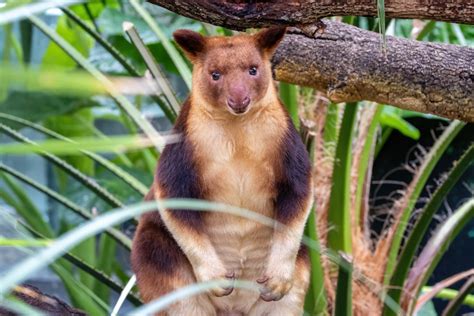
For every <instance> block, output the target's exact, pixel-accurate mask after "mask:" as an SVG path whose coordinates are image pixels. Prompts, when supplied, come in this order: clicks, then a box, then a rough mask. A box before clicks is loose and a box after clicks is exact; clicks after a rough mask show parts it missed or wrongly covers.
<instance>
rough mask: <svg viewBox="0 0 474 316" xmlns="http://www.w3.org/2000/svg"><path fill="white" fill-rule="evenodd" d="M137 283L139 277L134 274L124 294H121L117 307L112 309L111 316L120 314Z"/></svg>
mask: <svg viewBox="0 0 474 316" xmlns="http://www.w3.org/2000/svg"><path fill="white" fill-rule="evenodd" d="M136 281H137V277H136V276H135V274H134V275H132V277H131V278H130V280H128V282H127V284H126V285H125V287H124V288H123V290H122V292H121V293H120V296H119V298H118V300H117V303H115V306H114V308H113V309H112V313H110V316H117V314H118V312H119V311H120V309H121V308H122V305H123V303H124V302H125V299H126V298H127V296H128V295H129V294H130V293H131V291H132V288H133V286H134V285H135V283H136Z"/></svg>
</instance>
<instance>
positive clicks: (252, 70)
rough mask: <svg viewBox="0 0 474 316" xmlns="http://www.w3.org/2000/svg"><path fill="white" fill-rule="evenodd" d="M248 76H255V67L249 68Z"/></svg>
mask: <svg viewBox="0 0 474 316" xmlns="http://www.w3.org/2000/svg"><path fill="white" fill-rule="evenodd" d="M249 74H250V75H251V76H256V75H257V67H255V66H252V67H250V69H249Z"/></svg>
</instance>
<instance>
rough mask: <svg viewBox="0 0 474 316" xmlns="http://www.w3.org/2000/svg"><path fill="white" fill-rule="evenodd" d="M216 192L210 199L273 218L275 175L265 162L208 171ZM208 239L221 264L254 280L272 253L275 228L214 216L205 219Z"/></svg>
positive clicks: (227, 215) (222, 166) (245, 220)
mask: <svg viewBox="0 0 474 316" xmlns="http://www.w3.org/2000/svg"><path fill="white" fill-rule="evenodd" d="M207 175H208V177H209V178H210V179H211V178H212V183H214V184H215V185H214V189H213V190H212V191H211V192H210V196H209V199H210V200H211V201H217V202H221V203H226V204H229V205H233V206H237V207H241V208H244V209H248V210H250V211H253V212H256V213H258V214H261V215H265V216H267V217H271V218H273V216H274V202H273V201H274V186H273V183H274V179H273V178H274V174H273V171H272V168H271V167H270V166H269V164H268V163H266V162H265V161H260V162H256V161H252V162H248V161H241V160H236V161H231V162H229V163H227V164H217V165H216V166H214V168H209V169H208V172H207ZM206 222H207V223H206V224H207V225H206V227H207V232H208V234H209V237H210V239H211V241H212V243H213V244H214V247H215V249H216V252H217V253H218V255H219V257H220V258H221V260H222V261H223V262H224V263H225V265H226V266H227V267H229V268H232V269H234V271H235V273H236V275H238V276H239V278H241V279H255V277H258V276H259V274H260V273H261V272H262V269H263V267H264V266H265V262H266V258H267V256H268V253H269V251H270V245H271V238H272V232H273V228H272V227H268V226H266V225H264V224H261V223H258V222H255V221H253V220H250V219H246V218H243V217H239V216H235V215H231V214H225V213H212V214H209V216H208V217H207V219H206Z"/></svg>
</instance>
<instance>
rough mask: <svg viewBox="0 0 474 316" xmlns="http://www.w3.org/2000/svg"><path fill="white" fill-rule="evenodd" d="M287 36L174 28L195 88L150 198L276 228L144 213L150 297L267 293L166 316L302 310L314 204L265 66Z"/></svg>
mask: <svg viewBox="0 0 474 316" xmlns="http://www.w3.org/2000/svg"><path fill="white" fill-rule="evenodd" d="M284 34H285V29H284V28H280V27H275V28H269V29H264V30H262V31H260V32H258V33H256V34H254V35H246V34H243V35H236V36H232V37H217V36H216V37H204V36H202V35H200V34H199V33H196V32H193V31H189V30H178V31H176V32H175V33H174V38H175V41H176V43H177V44H178V45H179V46H180V47H181V48H182V50H183V52H184V54H185V55H186V56H187V57H188V59H189V60H190V61H191V62H192V64H193V77H192V83H193V87H192V91H191V93H190V95H189V97H188V99H187V100H186V101H185V102H184V104H183V106H182V108H181V112H180V113H179V116H178V119H177V121H176V123H175V126H174V129H173V131H174V132H175V133H179V134H180V135H181V138H180V141H179V142H177V143H172V144H168V145H167V146H166V147H165V149H164V150H163V152H162V154H161V157H160V161H159V163H158V168H157V172H156V175H155V179H154V182H153V185H152V187H151V190H150V193H149V194H148V196H147V199H148V200H153V199H158V198H160V199H161V198H194V199H204V200H209V201H214V202H219V203H225V204H228V205H233V206H237V207H241V208H245V209H249V210H251V211H253V212H257V213H259V214H262V215H265V216H268V217H271V218H273V219H275V220H277V221H279V222H281V223H283V224H285V226H284V228H282V229H278V230H276V229H274V228H273V227H268V226H265V225H262V224H260V223H258V222H255V221H252V220H248V219H245V218H243V217H239V216H235V215H231V214H226V213H225V212H194V211H190V210H166V209H165V210H160V212H158V211H155V212H151V213H147V214H145V215H143V216H142V217H141V219H140V221H139V225H138V229H137V232H136V235H135V237H134V242H133V249H132V267H133V270H134V272H135V273H136V275H137V283H138V288H139V291H140V295H141V297H142V299H143V300H144V301H145V302H148V301H151V300H154V299H157V298H159V297H160V296H162V295H164V294H166V293H169V292H172V291H174V290H177V289H179V288H181V287H185V286H187V285H190V284H192V283H195V282H203V281H210V280H219V279H230V280H232V279H239V280H247V281H250V282H255V285H256V286H257V285H258V286H259V288H260V292H258V291H249V290H246V289H239V288H235V289H234V288H232V287H230V288H216V289H213V290H212V291H210V292H209V293H204V294H200V295H196V296H193V297H191V298H187V299H186V300H183V301H180V302H177V303H175V304H173V305H171V306H170V307H168V308H167V310H166V311H164V312H161V313H160V315H285V316H286V315H301V314H302V311H303V302H304V297H305V293H306V290H307V287H308V282H309V263H308V258H307V255H306V250H305V248H304V247H301V238H302V235H303V229H304V225H305V222H306V219H307V216H308V213H309V210H310V207H311V204H312V199H313V194H312V180H311V167H310V161H309V158H308V154H307V152H306V149H305V146H304V144H303V142H302V141H301V139H300V137H299V134H298V132H297V131H296V129H295V127H294V125H293V123H292V121H291V119H290V118H289V116H288V114H287V112H286V110H285V108H284V107H283V105H282V103H281V102H280V100H279V98H278V94H277V90H276V87H275V85H274V82H273V79H272V72H271V65H270V59H271V57H272V55H273V53H274V51H275V49H276V47H277V46H278V43H279V42H280V41H281V39H282V38H283V36H284Z"/></svg>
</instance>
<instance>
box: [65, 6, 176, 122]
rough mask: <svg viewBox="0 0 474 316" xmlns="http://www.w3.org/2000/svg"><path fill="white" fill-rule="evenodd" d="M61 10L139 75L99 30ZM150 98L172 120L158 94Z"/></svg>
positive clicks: (71, 13) (125, 66) (74, 15)
mask: <svg viewBox="0 0 474 316" xmlns="http://www.w3.org/2000/svg"><path fill="white" fill-rule="evenodd" d="M62 10H63V12H64V13H65V14H66V15H67V16H68V17H69V18H70V19H72V20H73V21H74V22H76V23H77V25H79V26H80V27H81V28H82V29H83V30H84V31H86V32H87V33H88V34H89V35H91V36H92V37H93V38H94V39H95V40H96V41H97V43H99V44H100V45H101V46H102V47H103V48H104V49H105V50H107V51H108V52H109V53H110V54H111V55H112V57H114V58H115V60H117V62H119V63H120V64H121V65H122V67H123V68H124V69H125V70H126V71H127V72H128V73H129V74H131V75H132V76H136V77H140V76H141V75H140V73H139V72H138V70H137V69H136V68H135V67H134V66H133V65H132V64H131V63H129V62H128V61H127V60H126V58H125V56H123V55H122V53H120V52H119V51H118V50H117V49H116V48H115V47H114V46H113V45H112V44H110V43H109V42H108V41H107V40H106V39H105V38H104V37H103V36H102V35H101V34H100V33H99V32H97V30H94V29H93V28H91V27H90V26H89V25H88V24H87V23H85V22H84V21H83V20H82V19H81V18H80V17H79V16H77V15H76V14H75V13H74V12H73V11H71V10H69V9H67V8H62ZM152 98H153V100H154V101H155V102H156V103H157V104H158V105H159V106H160V108H161V109H162V110H163V113H165V115H166V117H167V118H168V119H170V120H171V121H172V122H174V120H175V119H176V115H175V114H174V113H172V112H171V111H170V110H169V108H168V106H167V105H166V104H165V103H164V102H163V101H162V100H161V99H160V98H159V97H158V96H153V97H152Z"/></svg>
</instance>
